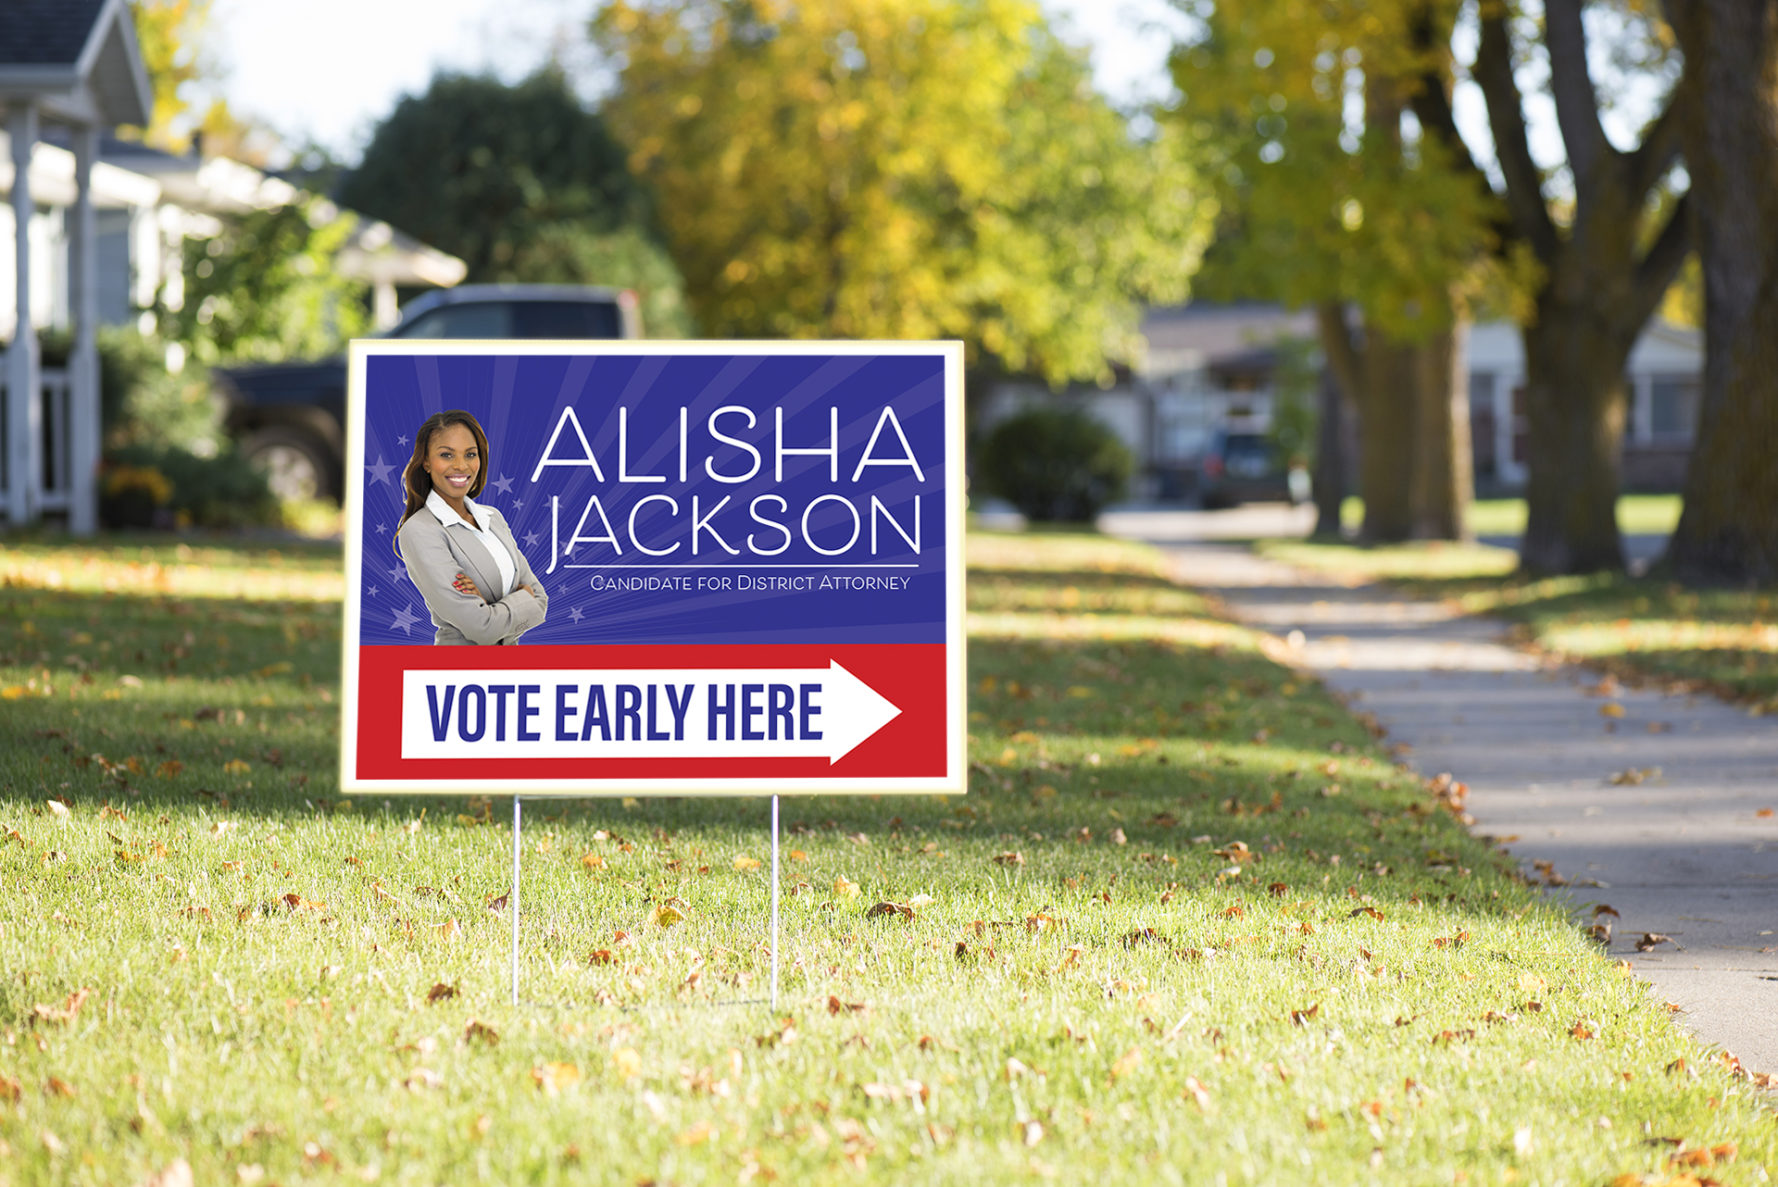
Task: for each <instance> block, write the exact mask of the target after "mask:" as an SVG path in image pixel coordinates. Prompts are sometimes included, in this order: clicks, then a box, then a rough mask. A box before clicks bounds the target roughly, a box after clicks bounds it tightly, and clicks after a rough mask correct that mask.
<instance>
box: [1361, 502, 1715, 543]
mask: <svg viewBox="0 0 1778 1187" xmlns="http://www.w3.org/2000/svg"><path fill="white" fill-rule="evenodd" d="M1679 507H1680V498H1679V496H1678V495H1624V496H1622V497H1621V498H1619V499H1618V501H1617V524H1618V530H1619V531H1621V532H1623V533H1624V534H1625V535H1627V536H1667V535H1671V534H1672V532H1673V529H1674V528H1675V527H1677V526H1678V525H1679ZM1340 522H1341V523H1342V524H1344V525H1345V527H1346V530H1347V531H1351V532H1356V531H1357V530H1358V529H1359V527H1360V526H1362V525H1363V523H1364V500H1363V499H1360V498H1349V499H1346V500H1345V501H1343V502H1342V503H1341V504H1340ZM1469 526H1470V530H1471V531H1472V532H1474V533H1475V534H1476V535H1478V536H1520V535H1523V534H1524V532H1525V500H1524V499H1477V500H1475V501H1474V502H1473V503H1471V504H1470V508H1469Z"/></svg>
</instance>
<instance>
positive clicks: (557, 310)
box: [212, 284, 642, 500]
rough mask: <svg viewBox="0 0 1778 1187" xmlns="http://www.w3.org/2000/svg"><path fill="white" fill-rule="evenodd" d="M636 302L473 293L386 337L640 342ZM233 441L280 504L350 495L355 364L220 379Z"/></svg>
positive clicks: (449, 299)
mask: <svg viewBox="0 0 1778 1187" xmlns="http://www.w3.org/2000/svg"><path fill="white" fill-rule="evenodd" d="M641 336H642V324H641V316H640V314H639V312H638V308H637V302H636V294H635V293H632V292H629V291H628V290H620V289H611V288H595V287H590V286H585V285H542V284H529V285H519V284H468V285H460V286H458V287H457V288H451V289H440V290H438V291H436V292H431V293H427V294H426V295H425V296H423V297H418V298H416V299H414V300H413V301H410V302H409V303H408V304H407V306H406V307H404V308H403V309H402V311H401V320H400V321H399V322H397V323H396V324H395V325H394V326H392V327H390V328H389V329H388V330H386V331H385V332H383V333H382V334H379V335H377V337H380V338H403V339H420V338H456V339H462V338H564V339H581V338H640V337H641ZM212 376H213V378H214V380H215V383H216V389H217V392H218V394H219V395H220V396H221V397H222V399H223V402H224V406H225V408H226V413H225V421H224V423H225V424H226V425H227V427H228V430H229V433H230V434H231V435H232V436H233V437H234V439H235V440H236V441H238V442H239V443H240V448H241V452H242V453H244V454H245V455H246V456H247V458H248V459H249V460H250V461H252V462H254V463H255V464H257V465H259V466H260V467H261V468H262V469H264V471H265V472H266V477H267V479H268V481H269V482H270V484H271V487H272V492H273V493H274V494H276V495H277V496H278V497H279V498H281V499H287V500H294V499H314V498H334V499H337V498H339V497H340V495H341V493H342V492H341V486H340V482H341V466H342V459H343V456H344V450H345V442H346V433H345V418H346V360H345V359H342V358H333V359H325V360H323V361H321V362H314V363H278V364H273V365H270V366H260V367H224V368H218V369H217V370H216V371H214V372H213V373H212Z"/></svg>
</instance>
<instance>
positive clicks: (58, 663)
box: [0, 572, 1495, 899]
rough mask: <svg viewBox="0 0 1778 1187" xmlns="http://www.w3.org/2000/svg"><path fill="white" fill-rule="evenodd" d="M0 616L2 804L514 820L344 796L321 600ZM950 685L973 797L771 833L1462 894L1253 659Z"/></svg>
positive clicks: (1055, 874) (643, 817)
mask: <svg viewBox="0 0 1778 1187" xmlns="http://www.w3.org/2000/svg"><path fill="white" fill-rule="evenodd" d="M1037 576H1041V578H1042V580H1043V581H1044V582H1046V583H1054V585H1055V586H1061V587H1064V588H1065V587H1066V586H1068V585H1075V584H1076V583H1079V585H1080V586H1086V587H1087V588H1090V589H1093V590H1098V591H1103V592H1104V594H1105V596H1106V597H1107V598H1110V597H1111V596H1112V595H1113V594H1114V593H1115V594H1116V595H1119V596H1120V597H1121V598H1122V603H1121V609H1122V610H1123V612H1125V613H1128V612H1130V608H1131V602H1130V595H1131V594H1132V593H1133V592H1135V593H1136V594H1137V595H1138V600H1139V601H1140V600H1141V599H1142V598H1145V597H1147V596H1150V595H1155V594H1160V593H1165V594H1167V595H1169V596H1172V595H1179V596H1180V597H1183V598H1189V599H1191V600H1192V601H1194V602H1195V601H1196V600H1197V599H1196V595H1189V594H1184V593H1182V592H1181V591H1179V590H1178V589H1177V587H1174V586H1172V585H1170V584H1168V583H1166V582H1164V581H1161V580H1159V579H1154V578H1145V577H1140V576H1134V575H1124V574H1112V575H1108V574H1103V573H1096V572H1093V573H1066V572H1065V573H1061V574H1056V573H1044V574H1041V575H1037V574H1033V575H1029V577H1030V578H1035V577H1037ZM1077 587H1078V586H1077ZM1012 588H1013V592H1014V593H1018V590H1019V589H1021V588H1022V589H1023V590H1024V591H1025V592H1024V593H1018V600H1019V602H1020V604H1021V605H1031V604H1033V603H1035V604H1037V605H1039V606H1042V605H1044V604H1045V603H1046V602H1047V595H1048V594H1051V593H1053V592H1055V590H1054V589H1053V588H1052V589H1050V590H1033V589H1032V588H1031V586H1030V585H1029V584H1026V585H1024V586H1023V587H1019V586H1014V587H1012ZM1083 597H1084V595H1083ZM0 606H4V607H5V610H6V613H7V614H8V616H16V617H18V618H19V619H20V620H21V621H30V622H31V623H33V624H34V625H33V629H32V633H31V634H30V635H29V636H24V637H21V638H18V639H15V641H14V644H13V646H12V647H11V648H10V649H9V653H8V654H7V655H5V656H0V665H4V666H5V667H6V668H9V669H10V670H11V671H10V672H9V673H7V674H6V675H4V677H0V683H9V682H10V681H12V680H16V679H20V676H21V674H23V675H24V676H25V677H26V678H31V679H39V678H40V677H41V673H42V672H43V671H44V670H49V671H50V673H51V676H50V680H49V682H48V687H49V694H48V695H38V694H39V693H41V692H42V691H44V690H43V687H42V686H40V687H39V688H38V689H37V690H34V691H30V692H29V693H28V694H27V695H23V696H21V697H19V698H18V699H15V700H12V701H9V702H8V706H7V714H6V723H5V727H4V729H5V735H6V753H5V755H4V757H0V796H3V797H4V798H5V800H9V801H11V808H12V810H13V811H15V812H17V811H22V812H26V813H37V814H41V812H42V811H43V807H42V802H43V801H44V800H45V799H48V798H59V799H64V800H66V801H67V802H68V803H69V804H70V805H72V806H73V808H74V809H75V812H76V814H77V817H80V818H85V819H89V820H90V819H91V818H92V814H94V813H97V812H98V811H99V810H100V808H101V807H102V806H103V805H107V804H109V805H112V806H114V807H116V808H121V809H124V810H125V811H127V812H128V813H129V814H130V816H131V817H133V818H135V819H138V820H141V819H154V818H158V817H168V818H171V819H172V820H175V821H176V820H179V819H180V818H184V819H185V820H187V821H190V822H192V823H194V824H196V823H200V822H201V820H202V819H204V818H207V817H211V816H218V817H230V818H239V817H242V816H251V817H255V818H258V819H262V820H268V821H293V820H296V819H304V820H312V819H314V818H316V817H317V816H329V815H341V816H352V817H373V818H374V817H387V818H388V819H389V821H390V823H391V825H393V824H395V823H398V822H400V821H405V820H411V819H413V818H415V817H418V816H420V815H421V813H422V812H425V813H428V814H429V817H430V819H431V820H433V821H434V822H439V823H441V824H443V825H445V826H449V824H450V823H451V822H453V821H457V820H459V818H462V819H463V820H464V821H465V822H475V821H482V822H485V823H490V824H494V825H503V824H504V822H505V821H507V820H510V801H507V800H505V799H504V797H501V798H499V799H494V800H490V799H489V798H488V797H482V798H471V797H392V796H391V797H385V796H374V797H354V798H352V799H351V800H349V801H348V800H346V799H343V798H342V797H341V795H340V792H339V790H338V778H337V770H338V749H337V748H338V722H339V717H338V714H339V708H338V694H337V688H338V681H339V650H338V640H337V610H336V609H334V608H333V607H331V606H328V605H326V604H319V605H318V604H315V603H272V602H249V601H220V602H217V603H215V604H214V605H211V606H208V607H206V608H205V609H206V612H205V613H199V612H198V611H197V610H195V609H194V608H193V607H192V605H191V604H190V603H189V602H184V601H181V600H179V599H173V598H143V597H134V596H127V595H68V594H64V593H53V594H52V593H47V592H32V591H16V590H15V591H6V592H4V593H3V594H0ZM1116 608H1118V607H1115V606H1112V605H1109V604H1108V605H1107V606H1106V607H1105V611H1106V612H1110V611H1112V610H1113V609H1116ZM1092 609H1093V608H1092V607H1090V606H1083V607H1079V608H1077V609H1076V610H1075V611H1074V612H1075V613H1079V612H1081V611H1083V610H1087V611H1090V610H1092ZM87 636H90V637H91V638H90V641H88V642H84V643H83V642H81V641H80V640H81V639H82V638H85V637H87ZM101 643H109V644H110V646H109V648H102V647H101ZM89 657H90V658H89ZM58 669H59V670H58ZM31 673H37V676H31V675H30V674H31ZM970 688H971V698H970V708H971V710H972V714H971V725H970V757H971V759H972V763H971V793H970V795H969V796H967V797H965V798H962V799H958V798H956V797H946V798H926V797H906V798H895V797H870V798H865V797H812V798H806V799H805V798H791V799H788V800H787V801H786V802H785V803H784V804H783V809H782V811H783V819H784V822H785V825H786V827H787V829H788V830H790V834H791V839H790V840H789V843H790V844H792V845H794V837H795V836H797V835H800V833H801V832H803V831H804V830H807V831H812V832H817V833H822V834H828V835H832V836H835V837H840V838H844V837H858V838H862V840H860V841H858V842H857V843H858V844H860V845H861V846H884V845H887V846H895V847H901V848H906V849H910V850H917V849H920V848H921V847H922V846H926V845H937V846H939V847H941V848H945V849H958V850H962V851H965V852H972V853H973V854H974V856H975V857H976V858H977V859H978V866H979V872H978V874H977V875H976V877H979V879H980V880H982V881H984V882H987V881H992V880H994V879H1005V878H1006V877H1008V876H1009V874H1008V871H1007V869H1006V868H1005V867H1002V866H997V865H996V864H994V862H993V861H992V860H991V859H992V858H993V857H994V856H995V855H997V854H1000V853H1010V852H1017V853H1019V854H1020V858H1021V861H1020V863H1019V866H1018V868H1017V875H1018V877H1020V878H1021V879H1023V880H1025V881H1026V882H1030V881H1033V880H1036V881H1041V882H1052V883H1054V887H1055V891H1056V893H1057V894H1064V893H1071V892H1073V891H1075V890H1078V888H1079V887H1080V885H1081V882H1082V879H1086V880H1088V881H1092V882H1094V883H1095V884H1102V885H1103V886H1105V887H1109V886H1111V885H1112V884H1114V883H1119V882H1120V880H1121V884H1122V885H1124V886H1126V887H1128V886H1131V885H1148V884H1152V887H1153V888H1154V889H1155V890H1157V891H1159V890H1161V889H1164V888H1165V887H1167V886H1168V885H1170V884H1179V883H1181V882H1186V881H1189V880H1192V879H1195V878H1200V877H1203V878H1208V877H1211V876H1213V875H1214V874H1215V872H1216V871H1217V870H1219V869H1225V868H1226V867H1227V866H1228V864H1229V860H1230V859H1229V858H1227V857H1226V856H1218V855H1217V854H1216V853H1215V852H1214V851H1215V850H1216V849H1217V848H1226V847H1227V846H1228V845H1229V844H1230V843H1231V842H1234V841H1240V842H1242V843H1243V844H1244V845H1246V846H1248V847H1249V852H1251V853H1252V854H1253V855H1255V856H1254V857H1253V858H1251V859H1246V858H1243V859H1239V860H1237V862H1236V864H1237V865H1239V866H1242V867H1243V870H1242V875H1243V876H1247V875H1252V876H1253V877H1249V878H1248V882H1249V883H1251V886H1250V887H1249V889H1252V887H1257V888H1258V890H1257V893H1260V894H1264V893H1265V890H1264V887H1265V885H1266V884H1268V883H1270V882H1279V883H1290V884H1301V883H1304V882H1305V881H1307V880H1310V879H1313V880H1314V881H1315V882H1317V883H1319V882H1322V881H1323V880H1331V882H1332V883H1336V884H1338V885H1340V886H1353V887H1356V886H1359V885H1360V884H1363V885H1364V888H1365V893H1367V894H1373V895H1376V896H1378V897H1379V898H1388V897H1392V896H1393V897H1399V898H1404V899H1405V898H1408V897H1410V896H1412V895H1447V894H1448V895H1457V896H1459V897H1468V895H1469V891H1470V890H1472V889H1473V888H1474V887H1475V886H1476V885H1477V884H1476V883H1474V882H1469V881H1468V880H1467V879H1466V878H1462V877H1460V876H1459V875H1458V873H1457V870H1458V869H1460V868H1461V867H1466V866H1467V867H1479V866H1481V865H1483V864H1485V863H1487V862H1489V861H1491V860H1495V859H1494V858H1492V857H1491V855H1490V853H1489V851H1488V849H1487V848H1486V846H1484V845H1482V844H1480V843H1479V842H1476V841H1474V840H1472V839H1471V838H1469V837H1468V836H1467V835H1466V834H1465V833H1464V831H1463V830H1462V828H1461V827H1459V826H1458V825H1457V823H1456V822H1455V821H1454V820H1453V819H1452V818H1451V817H1450V816H1449V815H1447V814H1446V813H1444V812H1443V811H1442V810H1439V809H1437V808H1436V807H1435V806H1434V804H1433V802H1432V800H1431V799H1430V798H1429V797H1428V796H1427V795H1426V794H1425V792H1424V791H1423V790H1422V789H1421V787H1420V785H1419V782H1418V780H1416V779H1414V778H1412V777H1410V776H1408V775H1406V774H1404V773H1402V772H1400V771H1399V770H1397V769H1396V768H1395V767H1393V766H1392V765H1391V764H1389V763H1388V762H1387V761H1385V760H1383V759H1382V758H1381V756H1380V755H1379V754H1378V753H1377V752H1376V750H1375V749H1374V747H1373V745H1372V743H1371V742H1370V739H1369V738H1368V737H1367V735H1366V733H1365V730H1364V727H1363V726H1362V725H1361V724H1359V723H1358V722H1357V721H1355V720H1354V719H1353V718H1352V717H1351V716H1350V715H1349V714H1347V713H1346V712H1345V711H1344V710H1343V709H1342V708H1341V707H1340V706H1339V705H1338V704H1337V703H1335V702H1334V701H1333V700H1332V699H1331V698H1330V697H1328V696H1327V695H1326V694H1325V693H1324V692H1323V691H1321V690H1320V689H1319V687H1318V686H1316V685H1314V684H1312V683H1309V682H1306V681H1303V680H1302V679H1301V678H1300V677H1297V676H1295V675H1294V674H1293V673H1291V672H1289V671H1288V670H1286V669H1283V668H1280V667H1278V666H1276V665H1274V664H1273V663H1271V662H1270V661H1268V660H1266V659H1265V658H1264V657H1263V656H1261V655H1260V654H1259V653H1257V652H1255V651H1251V650H1247V649H1244V648H1240V647H1200V646H1193V645H1188V644H1182V643H1178V642H1173V641H1167V640H1159V639H1153V638H1136V639H1131V640H1124V641H1118V640H1079V639H1067V640H1063V639H1055V638H1046V637H1025V638H996V637H989V638H977V639H975V640H973V641H972V644H971V650H970ZM531 805H532V806H531V807H530V808H529V809H528V811H527V813H526V818H527V820H528V821H530V822H532V823H533V824H534V825H541V826H546V827H548V828H551V829H554V830H556V831H557V832H558V833H560V834H562V835H563V837H564V838H565V843H567V844H571V845H572V844H591V841H592V834H593V832H594V831H595V830H597V829H601V828H603V829H607V830H610V831H613V832H621V833H623V834H625V835H628V836H633V837H636V838H638V839H640V840H643V841H645V842H646V843H651V844H654V845H657V846H659V847H661V848H662V849H667V848H671V847H672V846H674V845H675V844H677V845H679V846H680V848H684V846H685V845H691V846H693V847H695V846H697V845H698V844H699V843H700V838H711V837H717V836H722V835H726V834H732V833H734V832H736V831H743V832H744V831H751V830H759V831H761V832H763V831H764V830H765V828H766V826H767V821H768V820H769V816H768V809H767V806H766V805H765V804H764V803H761V802H759V801H758V800H751V801H748V800H739V801H738V800H733V799H727V798H711V799H692V798H678V799H665V800H644V801H642V802H641V803H640V804H637V805H635V806H632V807H629V808H625V807H623V806H622V805H620V804H619V803H617V802H614V801H613V800H611V799H591V800H553V799H552V800H544V799H538V800H533V801H531ZM391 831H394V830H393V829H391ZM1206 837H1207V838H1209V839H1208V840H1197V839H1194V838H1206ZM1248 862H1251V865H1248V864H1247V863H1248ZM1398 872H1411V873H1412V875H1413V876H1412V877H1409V878H1407V879H1403V880H1397V879H1394V878H1393V875H1395V874H1396V873H1398ZM789 873H790V871H787V875H788V874H789ZM1255 877H1256V878H1257V879H1258V881H1257V882H1255V881H1253V878H1255ZM1234 881H1235V882H1236V883H1241V878H1240V877H1237V878H1235V879H1234Z"/></svg>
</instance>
